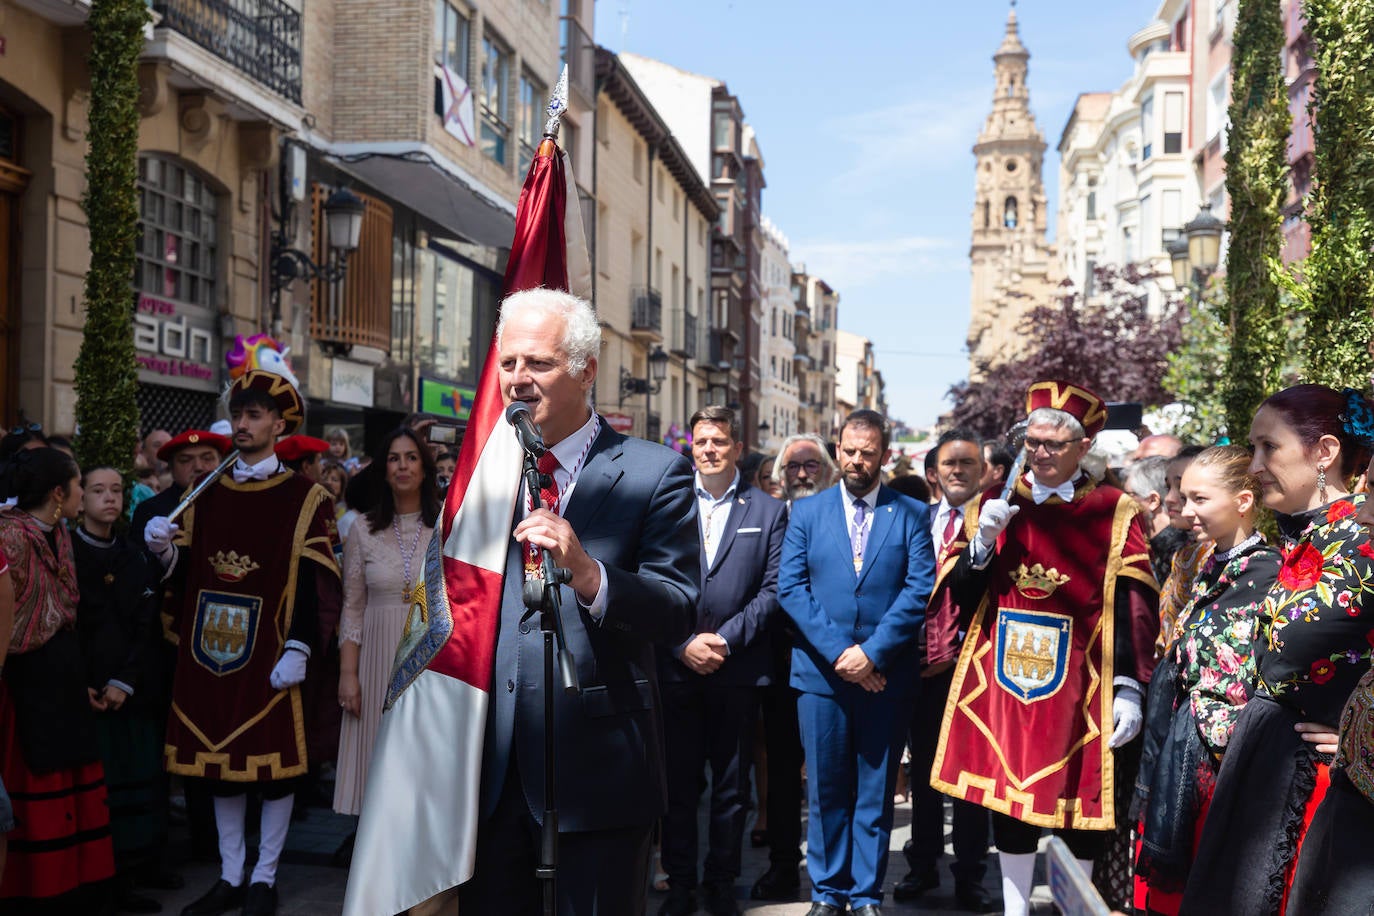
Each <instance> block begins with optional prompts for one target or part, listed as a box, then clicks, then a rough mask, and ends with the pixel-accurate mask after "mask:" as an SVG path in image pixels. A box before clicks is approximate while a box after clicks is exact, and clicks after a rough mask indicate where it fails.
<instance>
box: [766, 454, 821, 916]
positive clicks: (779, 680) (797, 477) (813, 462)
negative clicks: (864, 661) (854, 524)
mask: <svg viewBox="0 0 1374 916" xmlns="http://www.w3.org/2000/svg"><path fill="white" fill-rule="evenodd" d="M838 476H839V469H838V468H836V467H835V462H834V461H833V460H832V459H831V457H830V452H829V451H828V450H827V448H826V442H825V440H824V439H822V438H821V437H820V436H818V435H816V434H815V433H795V434H793V435H791V436H788V437H787V438H786V439H785V440H783V443H782V448H781V449H779V451H778V460H777V461H776V462H774V464H773V479H774V480H776V481H777V482H778V484H779V485H780V486H781V487H782V491H783V497H784V498H785V499H786V500H787V508H788V512H789V513H790V512H791V510H792V507H793V506H795V505H796V504H797V500H799V499H804V498H805V497H807V496H812V495H814V494H816V493H818V492H821V491H824V490H826V489H828V488H829V487H831V486H833V485H834V484H835V482H836V480H838ZM770 626H771V629H772V631H773V632H772V633H771V634H770V635H771V639H770V649H771V655H772V665H771V668H772V670H771V680H770V682H769V684H768V686H767V687H764V688H763V689H762V691H761V693H762V699H761V701H760V714H761V715H762V718H763V740H764V745H765V747H766V749H767V752H768V761H767V773H768V779H767V786H768V798H767V799H766V803H765V805H764V810H763V811H762V812H761V813H760V814H761V816H760V817H759V820H758V821H757V823H759V824H760V825H762V824H767V825H768V827H767V829H766V830H765V829H762V828H761V827H760V828H756V829H755V830H754V831H753V833H751V834H750V842H751V843H752V844H753V845H755V846H763V845H767V846H768V870H767V871H765V872H764V873H763V874H762V875H760V876H759V879H758V880H757V881H755V882H754V886H753V887H752V888H751V889H750V891H749V896H750V897H751V898H752V899H754V900H795V899H796V897H797V893H798V891H799V890H800V889H801V877H800V875H799V874H798V869H799V868H800V867H801V806H800V805H799V804H798V801H797V800H798V799H799V798H800V797H801V784H802V780H801V768H802V746H801V729H800V726H799V725H798V724H797V692H796V691H795V690H793V689H792V686H791V683H790V680H791V676H792V647H793V646H794V645H795V644H796V642H795V628H794V627H793V626H792V622H791V618H790V617H788V616H787V615H786V614H777V615H775V616H774V617H773V620H772V623H771V625H770ZM759 784H760V785H763V784H764V782H763V780H760V781H759Z"/></svg>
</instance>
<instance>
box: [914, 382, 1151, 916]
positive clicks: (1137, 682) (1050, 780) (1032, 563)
mask: <svg viewBox="0 0 1374 916" xmlns="http://www.w3.org/2000/svg"><path fill="white" fill-rule="evenodd" d="M1026 410H1027V412H1028V413H1029V417H1028V420H1027V428H1026V440H1025V449H1026V455H1025V462H1026V468H1027V472H1026V473H1025V474H1024V475H1023V476H1022V477H1020V478H1019V479H1017V480H1015V481H1014V482H1013V487H1012V489H1011V492H1010V493H1009V494H1008V498H1007V499H1002V498H1001V497H1000V495H999V494H998V493H997V492H996V491H989V492H987V493H985V494H984V495H983V496H982V497H981V498H975V499H974V500H972V501H970V504H969V507H968V509H967V511H966V522H965V524H964V526H963V527H962V529H961V530H960V532H959V535H958V540H957V541H956V543H955V545H953V548H952V549H954V550H957V551H958V552H959V559H958V560H957V562H956V563H955V566H954V568H953V570H952V571H951V572H950V573H949V592H948V594H949V597H950V599H951V600H953V601H955V602H956V603H957V604H958V606H959V608H960V611H961V614H962V616H963V617H964V619H965V620H967V631H968V632H967V636H966V638H965V641H964V647H963V650H962V652H961V654H960V656H959V663H958V665H957V666H956V668H955V672H954V681H953V684H952V685H951V687H950V695H949V700H948V703H947V704H946V707H945V718H944V723H943V727H942V729H941V732H940V741H939V745H938V747H937V749H936V756H935V764H934V767H933V769H932V773H931V785H933V786H934V787H935V788H937V789H939V790H940V791H941V792H944V793H946V794H948V795H952V796H954V797H955V798H962V799H965V800H967V801H972V802H976V803H978V804H981V805H983V806H984V807H987V808H990V809H991V810H992V824H993V839H994V842H995V843H996V846H997V850H998V854H999V858H1000V862H1001V870H1002V893H1003V898H1004V908H1005V912H1006V913H1007V914H1008V916H1024V914H1026V913H1027V912H1028V911H1029V901H1030V891H1031V881H1032V874H1033V872H1034V868H1035V852H1036V848H1037V844H1038V842H1039V839H1040V833H1041V831H1042V829H1043V828H1047V827H1048V828H1051V829H1053V830H1054V831H1055V833H1056V834H1058V835H1059V836H1061V837H1062V838H1063V840H1064V842H1065V843H1066V844H1067V845H1068V847H1069V849H1070V850H1072V852H1073V855H1074V857H1075V858H1077V859H1078V860H1079V864H1080V865H1081V866H1082V867H1083V868H1084V870H1085V871H1086V872H1087V873H1088V874H1091V873H1092V866H1093V860H1095V859H1096V858H1098V856H1099V854H1100V853H1101V852H1102V850H1103V849H1104V848H1105V846H1106V843H1107V840H1108V838H1109V837H1110V836H1111V833H1112V830H1113V829H1114V828H1115V826H1116V824H1117V822H1118V819H1119V818H1123V817H1125V815H1126V812H1125V811H1120V810H1118V809H1117V805H1116V794H1115V792H1114V791H1113V788H1114V787H1113V785H1112V777H1113V774H1114V759H1113V751H1114V750H1115V749H1116V748H1120V747H1122V746H1123V745H1125V744H1126V743H1127V742H1128V741H1130V740H1132V739H1133V738H1135V736H1136V735H1137V734H1138V733H1139V731H1140V726H1141V719H1142V716H1141V698H1142V693H1143V691H1144V687H1145V684H1147V683H1148V681H1149V679H1150V675H1151V673H1152V671H1153V668H1154V655H1153V650H1154V637H1155V632H1156V631H1157V630H1158V627H1159V622H1158V616H1157V610H1156V607H1157V600H1158V594H1157V593H1158V586H1157V585H1156V583H1155V579H1154V575H1153V573H1152V572H1151V570H1150V554H1149V544H1148V541H1147V538H1146V534H1145V530H1144V528H1143V526H1142V524H1141V521H1140V518H1139V514H1138V511H1137V507H1136V504H1135V500H1133V499H1132V498H1131V497H1130V496H1128V495H1127V494H1126V493H1124V492H1122V491H1121V490H1118V489H1116V488H1115V487H1109V486H1103V485H1099V484H1098V483H1097V482H1096V481H1095V480H1094V479H1093V478H1092V477H1091V476H1089V475H1088V474H1086V473H1084V472H1083V471H1082V469H1081V468H1080V462H1081V461H1082V459H1083V457H1084V455H1086V454H1087V452H1088V448H1089V447H1090V445H1091V444H1092V439H1093V437H1094V436H1095V435H1097V433H1098V432H1099V431H1100V430H1101V429H1102V427H1103V426H1104V425H1105V423H1106V414H1107V411H1106V404H1105V403H1104V402H1103V401H1102V399H1101V398H1099V397H1098V396H1097V395H1095V394H1093V393H1092V392H1091V391H1089V390H1088V389H1086V388H1084V387H1083V386H1082V385H1078V384H1075V383H1071V382H1065V381H1045V382H1037V383H1035V384H1034V385H1032V386H1031V387H1030V389H1029V390H1028V391H1027V394H1026Z"/></svg>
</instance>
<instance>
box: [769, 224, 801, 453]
mask: <svg viewBox="0 0 1374 916" xmlns="http://www.w3.org/2000/svg"><path fill="white" fill-rule="evenodd" d="M760 275H761V282H762V284H763V295H762V296H761V297H760V301H761V302H762V304H763V318H762V321H761V322H760V325H759V364H760V368H761V371H762V381H761V384H760V391H759V415H760V417H761V418H762V419H761V420H760V421H759V449H760V450H762V451H764V452H769V453H772V452H776V451H777V450H778V449H779V448H780V447H781V446H782V442H783V440H784V439H786V438H787V437H788V436H790V435H792V434H793V433H794V432H797V431H798V429H799V428H800V427H799V422H800V404H799V403H798V399H797V374H798V370H797V365H796V354H797V347H796V344H795V343H794V342H793V341H794V335H795V328H796V323H797V316H796V306H795V304H794V302H793V299H792V266H791V263H790V262H789V260H788V245H787V236H785V235H783V233H782V230H780V229H779V228H778V227H777V226H775V225H774V224H773V223H772V221H771V220H769V219H768V218H767V217H764V219H763V250H762V252H761V253H760Z"/></svg>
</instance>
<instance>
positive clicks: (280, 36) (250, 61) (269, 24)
mask: <svg viewBox="0 0 1374 916" xmlns="http://www.w3.org/2000/svg"><path fill="white" fill-rule="evenodd" d="M152 8H153V10H154V11H155V12H157V13H158V14H160V15H161V16H162V22H161V26H162V27H165V28H170V29H172V30H173V31H174V32H179V33H180V34H182V35H184V36H186V37H187V38H188V39H190V40H191V41H193V42H195V43H196V44H198V45H200V46H201V47H202V48H205V49H206V50H207V51H209V52H210V53H212V54H214V55H215V56H216V57H219V58H220V59H222V60H224V61H226V62H227V63H229V64H230V65H232V66H233V67H234V68H235V69H237V70H239V71H240V72H242V73H243V74H245V75H246V76H248V77H250V78H251V79H253V80H255V81H257V82H258V83H261V84H262V85H264V86H266V87H267V88H269V89H271V90H272V91H273V92H275V93H277V94H278V95H280V96H283V97H285V98H287V99H289V100H290V101H292V102H294V103H295V104H297V105H299V104H300V102H301V16H300V13H298V12H296V11H295V10H293V9H292V8H291V7H289V6H287V5H286V4H285V3H283V2H282V0H154V2H153V3H152Z"/></svg>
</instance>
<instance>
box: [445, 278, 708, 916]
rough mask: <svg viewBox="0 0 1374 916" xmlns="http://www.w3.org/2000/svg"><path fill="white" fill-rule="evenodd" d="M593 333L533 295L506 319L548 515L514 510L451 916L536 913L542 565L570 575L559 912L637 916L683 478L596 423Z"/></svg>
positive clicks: (689, 568)
mask: <svg viewBox="0 0 1374 916" xmlns="http://www.w3.org/2000/svg"><path fill="white" fill-rule="evenodd" d="M600 345H601V330H600V327H599V326H598V324H597V320H596V314H595V313H594V312H593V311H592V308H591V306H590V305H589V304H588V303H586V302H584V301H582V300H580V299H577V298H576V297H574V296H571V295H568V294H567V293H561V292H554V291H551V290H544V289H536V290H529V291H526V292H521V293H517V294H515V295H512V296H510V297H509V298H507V299H506V300H505V302H504V303H503V304H502V309H501V318H500V322H499V324H498V326H497V350H498V359H499V360H500V362H499V368H500V381H501V390H502V394H503V395H504V396H505V398H506V400H507V401H516V400H518V401H524V402H525V403H526V404H528V405H529V408H530V413H531V415H532V417H533V419H534V422H535V423H536V424H538V425H539V427H540V429H541V430H542V433H543V436H544V441H545V442H546V443H547V444H548V446H549V448H550V451H549V454H548V455H546V456H545V459H544V460H541V462H540V470H541V471H542V472H543V473H544V474H545V475H546V477H547V478H548V482H549V484H550V486H549V487H547V488H545V490H544V492H543V493H542V494H541V495H542V497H543V501H544V503H545V507H544V508H540V509H535V510H532V511H531V510H530V509H529V508H528V507H529V502H528V501H527V498H526V496H525V495H524V494H522V496H521V499H520V502H519V504H518V505H517V507H516V513H515V516H516V524H515V526H514V528H515V530H514V532H513V538H512V541H511V546H510V550H509V554H508V560H507V565H506V577H505V591H504V594H503V598H502V608H501V622H500V628H499V631H498V634H497V642H496V657H495V662H494V667H493V672H492V684H491V701H490V706H489V708H488V716H487V727H486V739H485V742H484V745H483V757H482V779H481V822H480V824H479V827H478V835H477V857H476V864H475V872H474V874H473V877H472V879H471V880H470V881H469V882H468V883H467V884H464V885H462V887H461V888H459V909H460V911H461V912H463V913H503V914H505V913H511V914H522V913H530V914H534V913H538V912H540V909H541V894H542V891H541V887H540V882H538V881H536V880H534V877H535V876H534V868H535V865H536V863H537V862H538V861H539V822H540V819H542V817H543V812H544V807H545V797H544V727H543V722H544V719H543V712H544V685H543V676H542V672H543V647H542V637H541V635H540V632H539V621H538V619H537V618H532V619H530V620H528V621H524V622H522V621H521V618H522V616H523V615H524V613H525V607H524V604H523V602H522V600H521V597H520V593H521V585H522V583H523V581H524V579H525V576H526V570H528V571H529V573H528V574H529V575H535V574H536V572H535V571H536V570H537V569H538V567H539V563H538V555H539V551H549V552H551V554H552V557H553V560H554V561H555V563H556V564H557V565H558V566H560V567H563V568H566V569H568V570H570V571H571V574H572V579H571V582H570V583H569V584H568V585H566V586H564V587H563V589H562V594H563V624H564V627H565V631H566V636H567V645H568V649H569V650H570V651H571V652H572V654H573V656H574V658H575V659H576V665H577V674H578V678H579V681H580V685H581V690H580V691H579V692H577V693H574V694H569V693H567V692H566V691H563V690H562V689H558V690H556V691H555V702H556V705H555V709H554V722H555V735H554V741H555V747H556V750H555V754H556V756H555V761H556V763H557V779H556V783H555V785H556V790H557V799H556V801H557V810H558V818H559V821H558V823H559V831H560V833H559V848H558V856H559V858H558V881H557V887H558V911H559V913H561V914H577V916H589V914H596V916H620V914H630V916H640V914H643V913H644V907H645V902H646V889H647V886H648V871H649V855H650V846H649V837H650V833H651V830H652V828H653V824H654V822H655V821H656V820H658V818H659V817H660V816H662V814H663V813H664V811H665V809H666V807H667V798H666V787H665V781H664V769H663V759H662V752H661V748H662V716H661V706H660V702H659V695H658V683H657V681H658V678H657V675H656V672H655V664H654V646H655V645H659V646H678V645H681V644H682V642H683V640H685V639H686V638H687V637H688V636H689V635H691V632H692V626H693V623H694V621H695V608H696V603H697V598H698V594H699V586H698V579H699V575H700V565H699V563H700V561H699V559H698V555H699V551H700V547H699V535H698V533H697V520H696V501H695V499H694V497H693V494H692V476H691V467H690V465H688V463H687V461H686V460H685V459H684V458H683V457H682V456H681V455H678V454H676V453H675V452H673V451H671V450H669V449H667V448H664V447H662V446H659V445H654V444H651V443H648V442H645V441H644V440H641V439H629V438H626V437H625V436H622V435H620V434H619V433H616V432H615V431H614V430H612V429H611V428H610V427H609V426H607V425H606V424H605V423H603V422H601V420H600V418H599V417H597V416H596V414H595V413H594V412H593V411H592V409H591V407H590V406H589V396H590V394H591V391H592V386H593V384H594V382H595V380H596V368H597V364H596V356H597V353H598V352H599V351H600Z"/></svg>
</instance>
